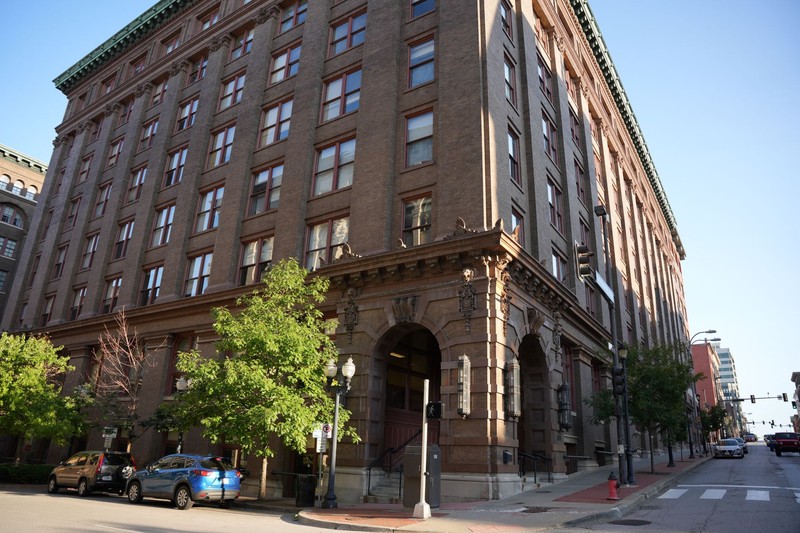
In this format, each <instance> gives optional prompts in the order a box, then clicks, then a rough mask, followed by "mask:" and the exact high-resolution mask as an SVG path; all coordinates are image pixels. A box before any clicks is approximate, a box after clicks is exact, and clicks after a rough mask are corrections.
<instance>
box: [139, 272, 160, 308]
mask: <svg viewBox="0 0 800 533" xmlns="http://www.w3.org/2000/svg"><path fill="white" fill-rule="evenodd" d="M163 274H164V266H163V265H159V266H155V267H152V268H149V269H147V270H145V271H144V281H143V283H142V294H141V297H140V299H139V305H149V304H152V303H154V302H155V301H156V298H158V293H159V292H160V291H161V276H162V275H163Z"/></svg>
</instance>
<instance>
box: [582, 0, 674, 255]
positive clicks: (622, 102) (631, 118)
mask: <svg viewBox="0 0 800 533" xmlns="http://www.w3.org/2000/svg"><path fill="white" fill-rule="evenodd" d="M570 3H571V4H572V9H573V11H575V15H577V17H578V21H579V22H580V23H581V27H582V28H583V33H584V35H586V39H587V40H588V41H589V46H591V48H592V53H593V54H594V58H595V60H596V61H597V64H598V65H600V70H601V71H602V72H603V77H605V80H606V84H607V85H608V88H609V90H610V91H611V95H612V96H613V97H614V102H615V103H616V104H617V109H618V110H619V112H620V114H621V115H622V120H623V121H624V122H625V127H626V128H627V130H628V135H630V137H631V139H632V140H633V144H634V146H635V147H636V152H637V153H638V155H639V160H640V161H641V162H642V166H643V167H644V170H645V172H646V173H647V179H648V181H649V182H650V186H651V187H652V188H653V192H654V193H655V195H656V199H657V200H658V204H659V206H660V207H661V212H662V213H664V218H666V220H667V225H668V227H669V230H670V232H671V233H672V238H673V240H674V242H675V245H676V246H677V248H678V253H679V254H680V256H681V258H683V257H685V255H686V254H685V251H684V249H683V244H681V240H680V236H679V235H678V224H677V222H676V221H675V215H673V214H672V208H671V207H670V205H669V200H668V199H667V193H666V192H664V187H663V186H662V185H661V179H660V178H659V177H658V172H657V171H656V167H655V165H654V164H653V158H652V157H651V156H650V150H648V149H647V143H646V142H645V140H644V135H642V130H641V128H639V123H638V122H637V121H636V115H634V114H633V109H632V108H631V104H630V101H629V100H628V96H627V95H626V94H625V89H624V88H623V87H622V81H620V79H619V74H617V69H616V68H615V67H614V62H613V61H611V55H610V54H609V53H608V48H607V47H606V43H605V41H604V40H603V36H602V34H601V33H600V28H598V26H597V21H596V20H595V18H594V14H593V13H592V10H591V8H590V7H589V2H588V0H570Z"/></svg>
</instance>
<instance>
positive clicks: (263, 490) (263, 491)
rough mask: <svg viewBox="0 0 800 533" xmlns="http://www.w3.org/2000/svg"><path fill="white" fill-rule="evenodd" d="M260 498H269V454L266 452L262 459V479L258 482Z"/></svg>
mask: <svg viewBox="0 0 800 533" xmlns="http://www.w3.org/2000/svg"><path fill="white" fill-rule="evenodd" d="M258 499H259V500H266V499H267V456H266V454H265V455H264V457H263V458H262V459H261V479H260V480H259V483H258Z"/></svg>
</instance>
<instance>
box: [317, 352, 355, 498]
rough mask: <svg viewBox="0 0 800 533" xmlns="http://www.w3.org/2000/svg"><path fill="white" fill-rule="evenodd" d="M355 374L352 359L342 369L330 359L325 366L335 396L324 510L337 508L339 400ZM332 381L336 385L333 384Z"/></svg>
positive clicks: (347, 389) (348, 387) (345, 392)
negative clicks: (329, 466) (335, 491)
mask: <svg viewBox="0 0 800 533" xmlns="http://www.w3.org/2000/svg"><path fill="white" fill-rule="evenodd" d="M355 373H356V365H355V363H353V358H352V357H350V358H349V359H347V362H346V363H345V364H343V365H342V368H341V369H339V367H337V366H336V361H334V360H333V359H331V360H330V361H328V364H327V365H325V377H327V378H328V388H329V389H330V390H332V391H333V394H334V396H335V402H334V408H333V434H332V435H331V436H332V440H333V444H332V445H331V468H330V472H329V474H328V492H327V493H326V494H325V499H324V500H323V501H322V507H324V508H325V509H333V508H336V507H338V504H337V503H336V494H335V493H334V491H333V488H334V486H335V484H336V447H337V446H336V444H337V442H336V441H337V440H338V435H337V433H338V432H339V403H340V401H341V400H340V398H341V397H343V396H347V391H349V390H350V380H351V379H352V378H353V376H354V375H355ZM334 379H335V380H336V385H334V384H333V381H334Z"/></svg>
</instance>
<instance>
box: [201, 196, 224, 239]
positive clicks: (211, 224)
mask: <svg viewBox="0 0 800 533" xmlns="http://www.w3.org/2000/svg"><path fill="white" fill-rule="evenodd" d="M224 194H225V187H217V188H216V189H211V190H210V191H206V192H204V193H201V194H200V207H199V208H198V211H197V220H196V222H195V225H194V231H195V233H200V232H201V231H207V230H210V229H214V228H216V227H217V226H218V225H219V212H220V209H222V197H223V195H224Z"/></svg>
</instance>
